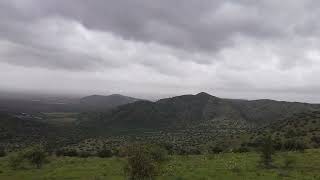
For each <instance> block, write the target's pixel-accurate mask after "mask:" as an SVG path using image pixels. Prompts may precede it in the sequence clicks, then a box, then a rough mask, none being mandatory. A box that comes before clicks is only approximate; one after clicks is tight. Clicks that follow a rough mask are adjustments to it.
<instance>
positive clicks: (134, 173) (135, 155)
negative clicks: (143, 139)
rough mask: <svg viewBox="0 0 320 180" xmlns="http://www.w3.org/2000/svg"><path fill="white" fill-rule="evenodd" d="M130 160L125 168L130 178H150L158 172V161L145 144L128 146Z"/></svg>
mask: <svg viewBox="0 0 320 180" xmlns="http://www.w3.org/2000/svg"><path fill="white" fill-rule="evenodd" d="M127 153H128V157H127V158H128V162H127V165H126V166H125V168H124V170H125V173H126V174H127V176H128V177H129V179H130V180H147V179H148V180H150V179H153V177H154V176H155V174H156V162H155V161H154V160H153V159H152V157H151V154H150V152H148V150H147V148H145V147H144V146H132V147H129V148H128V152H127Z"/></svg>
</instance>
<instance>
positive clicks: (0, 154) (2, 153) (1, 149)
mask: <svg viewBox="0 0 320 180" xmlns="http://www.w3.org/2000/svg"><path fill="white" fill-rule="evenodd" d="M6 155H7V153H6V150H5V148H4V147H2V146H0V157H4V156H6Z"/></svg>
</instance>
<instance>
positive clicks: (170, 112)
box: [79, 92, 320, 130]
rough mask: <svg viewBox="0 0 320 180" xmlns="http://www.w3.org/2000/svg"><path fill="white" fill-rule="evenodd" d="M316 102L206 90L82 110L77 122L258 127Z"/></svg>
mask: <svg viewBox="0 0 320 180" xmlns="http://www.w3.org/2000/svg"><path fill="white" fill-rule="evenodd" d="M319 109H320V105H315V104H307V103H296V102H282V101H273V100H254V101H248V100H232V99H222V98H218V97H215V96H211V95H209V94H207V93H203V92H202V93H199V94H196V95H183V96H177V97H172V98H166V99H161V100H159V101H156V102H150V101H136V102H134V103H131V104H126V105H123V106H119V107H116V108H114V109H111V110H109V111H106V112H100V113H93V114H92V113H91V114H90V113H89V114H84V115H83V116H82V117H81V118H80V119H79V124H81V125H83V126H91V127H94V128H96V129H102V130H103V129H108V128H113V129H117V128H123V129H153V130H161V129H166V130H168V129H171V130H177V129H186V128H187V129H189V128H197V129H201V128H204V129H208V128H209V129H210V128H220V129H221V128H223V127H224V128H237V129H239V128H244V129H251V128H258V127H263V126H267V125H269V124H272V123H274V122H277V121H281V120H282V119H284V118H286V117H290V116H292V115H293V114H296V113H301V112H305V111H313V110H319Z"/></svg>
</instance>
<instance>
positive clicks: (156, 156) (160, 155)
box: [148, 146, 168, 162]
mask: <svg viewBox="0 0 320 180" xmlns="http://www.w3.org/2000/svg"><path fill="white" fill-rule="evenodd" d="M148 151H149V152H150V155H151V158H152V159H153V160H154V161H156V162H163V161H165V160H167V159H168V151H167V150H166V149H164V148H162V147H161V146H151V147H149V149H148Z"/></svg>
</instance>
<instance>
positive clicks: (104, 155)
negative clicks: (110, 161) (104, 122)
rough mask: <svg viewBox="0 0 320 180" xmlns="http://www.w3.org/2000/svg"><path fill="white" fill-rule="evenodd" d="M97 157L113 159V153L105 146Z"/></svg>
mask: <svg viewBox="0 0 320 180" xmlns="http://www.w3.org/2000/svg"><path fill="white" fill-rule="evenodd" d="M97 155H98V156H99V157H101V158H108V157H112V151H111V150H110V149H108V148H107V146H106V145H105V144H104V145H103V148H102V150H100V151H99V152H98V154H97Z"/></svg>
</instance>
